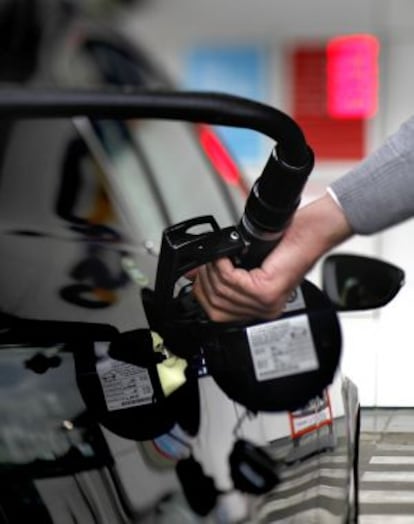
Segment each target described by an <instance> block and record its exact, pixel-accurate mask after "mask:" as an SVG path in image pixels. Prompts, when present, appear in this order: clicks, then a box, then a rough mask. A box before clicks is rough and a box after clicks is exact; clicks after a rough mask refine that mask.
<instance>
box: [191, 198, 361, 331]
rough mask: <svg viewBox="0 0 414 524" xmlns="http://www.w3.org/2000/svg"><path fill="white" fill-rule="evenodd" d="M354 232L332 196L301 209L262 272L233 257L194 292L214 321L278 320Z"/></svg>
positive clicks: (212, 266)
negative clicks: (321, 262) (315, 269)
mask: <svg viewBox="0 0 414 524" xmlns="http://www.w3.org/2000/svg"><path fill="white" fill-rule="evenodd" d="M351 234H352V231H351V229H350V226H349V224H348V222H347V220H346V218H345V216H344V214H343V212H342V210H341V209H340V208H339V207H338V206H337V204H336V203H335V202H334V201H333V200H332V198H331V197H330V196H329V195H328V194H327V195H325V196H324V197H321V198H320V199H318V200H316V201H314V202H312V203H311V204H309V205H307V206H305V207H303V208H302V209H300V210H299V211H298V212H297V213H296V215H295V217H294V219H293V221H292V224H291V225H290V226H289V228H288V229H287V231H286V232H285V234H284V236H283V238H282V240H281V242H280V243H279V244H278V245H277V246H276V247H275V249H274V250H273V251H272V252H271V253H270V254H269V255H268V256H267V257H266V258H265V260H264V261H263V263H262V265H261V266H260V267H258V268H254V269H251V270H249V271H248V270H246V269H243V268H239V267H234V266H233V264H232V262H231V261H230V260H229V259H228V258H223V259H219V260H216V261H214V262H211V263H209V264H206V265H205V266H202V267H200V268H199V269H198V270H197V274H196V276H195V280H194V284H193V293H194V295H195V297H196V298H197V300H198V301H199V302H200V304H201V306H202V307H203V309H204V310H205V312H206V313H207V315H208V316H209V318H210V319H211V320H213V321H215V322H235V321H244V320H248V319H252V318H261V319H266V320H269V319H274V318H276V317H277V316H279V315H280V314H281V313H282V311H283V308H284V306H285V304H286V302H287V300H288V299H289V297H290V296H291V294H292V292H293V290H294V289H295V288H296V287H297V286H298V285H300V283H301V282H302V280H303V278H304V277H305V275H306V273H307V272H308V271H309V270H310V269H311V267H312V266H313V265H314V263H315V262H316V261H317V260H318V259H319V258H320V256H322V255H323V254H324V253H325V252H327V251H328V250H329V249H330V248H332V247H334V246H335V245H337V244H338V243H340V242H342V241H344V240H345V239H346V238H348V237H349V236H350V235H351Z"/></svg>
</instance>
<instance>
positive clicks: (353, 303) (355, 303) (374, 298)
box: [322, 254, 405, 311]
mask: <svg viewBox="0 0 414 524" xmlns="http://www.w3.org/2000/svg"><path fill="white" fill-rule="evenodd" d="M404 276H405V274H404V271H403V270H402V269H400V268H399V267H397V266H395V265H393V264H390V263H388V262H384V261H383V260H379V259H377V258H371V257H365V256H359V255H348V254H333V255H329V256H328V257H326V258H325V259H324V261H323V264H322V289H323V290H324V292H325V293H326V295H327V296H328V297H329V299H330V300H331V302H332V303H333V304H334V306H335V307H336V309H337V310H338V311H356V310H365V309H376V308H379V307H382V306H385V305H386V304H388V302H390V301H391V300H392V299H393V298H394V297H395V296H396V294H397V293H398V292H399V290H400V289H401V287H402V286H403V284H404Z"/></svg>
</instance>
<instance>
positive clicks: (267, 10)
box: [123, 0, 414, 406]
mask: <svg viewBox="0 0 414 524" xmlns="http://www.w3.org/2000/svg"><path fill="white" fill-rule="evenodd" d="M123 24H124V26H125V28H126V30H127V31H128V32H129V33H130V34H131V35H132V36H133V37H134V38H136V39H137V40H138V41H140V42H142V43H144V45H145V46H146V47H147V48H148V49H150V50H153V52H154V53H155V55H156V56H157V57H158V59H159V60H160V62H161V63H162V64H163V65H164V67H165V68H166V69H167V70H168V71H169V72H170V73H171V74H172V75H173V76H174V77H175V78H177V79H178V80H180V79H181V78H182V75H183V67H184V56H185V53H186V52H187V51H188V50H189V49H190V48H191V46H193V45H195V44H200V43H206V44H211V43H230V42H231V43H246V42H248V43H256V44H263V45H265V46H266V47H267V49H269V50H270V55H271V61H270V68H271V75H270V84H271V85H270V94H269V100H267V102H268V103H270V104H273V105H275V106H276V107H278V108H279V109H282V110H283V109H284V110H287V111H288V107H287V106H288V103H287V101H288V99H289V92H288V85H287V84H286V81H285V78H286V71H285V70H284V66H285V63H284V61H283V52H284V50H285V49H286V48H287V46H289V45H290V44H292V43H294V42H297V41H305V40H310V41H312V40H319V41H320V40H323V39H324V38H326V37H329V36H331V35H334V34H340V33H347V32H373V33H375V34H377V36H378V37H379V38H380V39H381V44H382V47H381V92H380V110H379V113H378V115H377V116H376V117H375V118H374V119H373V120H372V121H371V122H370V125H369V130H368V139H369V149H370V150H371V149H373V148H375V147H377V146H378V145H379V144H380V143H381V142H382V140H383V139H384V138H385V137H386V136H387V135H388V134H390V133H391V132H393V131H395V130H396V129H397V128H398V126H399V125H400V124H401V123H402V121H403V120H404V119H405V118H407V117H408V116H409V115H410V114H412V113H414V73H413V66H412V57H413V56H414V31H413V29H414V27H413V26H414V2H413V1H412V0H347V1H346V2H344V1H343V0H312V1H307V2H305V1H304V0H257V1H256V2H252V1H251V0H237V1H234V0H209V2H203V1H202V0H174V1H173V2H172V1H171V0H152V1H150V2H144V4H143V5H142V6H141V7H139V6H137V7H136V9H135V11H134V13H133V14H132V15H131V12H128V16H127V17H124V19H123ZM349 167H350V164H338V163H336V164H321V163H319V162H317V165H316V169H315V171H314V174H313V175H312V179H311V181H310V183H309V186H308V192H307V194H306V196H305V198H306V200H308V199H312V198H314V197H315V196H317V195H318V194H320V193H321V192H322V191H323V190H324V188H325V186H326V185H327V184H328V183H329V182H330V181H331V180H332V179H334V178H335V177H337V176H339V175H340V174H341V173H343V172H344V171H346V170H347V169H348V168H349ZM252 176H254V173H253V175H252ZM412 238H414V221H410V222H407V223H406V224H404V225H401V226H398V227H395V228H393V229H392V230H390V231H388V232H387V233H384V234H381V235H376V236H375V237H371V238H357V239H354V240H352V241H350V242H348V243H347V244H346V245H344V246H343V247H342V250H345V249H346V250H347V251H353V252H359V253H365V254H368V255H376V256H380V257H383V258H384V259H387V260H389V261H391V262H394V263H396V264H399V265H400V266H401V267H402V268H403V269H404V270H405V271H406V273H407V283H406V286H405V288H404V289H403V291H402V292H401V294H400V295H399V296H398V297H397V298H396V299H395V301H394V302H393V303H392V304H391V305H389V306H388V308H386V309H384V310H383V311H380V312H375V313H363V314H362V313H361V314H347V315H343V319H342V320H343V331H344V356H343V366H344V370H345V371H346V372H347V373H348V374H349V375H350V377H351V378H352V379H354V381H355V382H356V383H357V385H358V387H359V389H360V393H361V397H362V403H363V404H364V405H382V406H392V405H394V406H397V405H398V406H404V405H411V406H412V405H413V404H414V388H413V387H411V383H412V371H411V370H412V369H413V368H414V366H413V364H414V348H412V346H413V345H414V342H413V341H412V337H411V336H410V335H411V330H410V328H411V323H412V319H411V311H412V308H413V305H414V247H411V245H412V244H411V239H412ZM311 276H312V278H313V279H317V278H318V274H317V271H314V272H313V273H312V275H311Z"/></svg>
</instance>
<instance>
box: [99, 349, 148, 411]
mask: <svg viewBox="0 0 414 524" xmlns="http://www.w3.org/2000/svg"><path fill="white" fill-rule="evenodd" d="M96 370H97V372H98V376H99V379H100V381H101V385H102V389H103V392H104V396H105V401H106V405H107V408H108V411H116V410H119V409H126V408H132V407H136V406H142V405H144V404H150V403H151V402H152V397H153V394H154V389H153V387H152V384H151V379H150V376H149V373H148V370H147V369H146V368H141V367H138V366H134V365H133V364H127V363H126V362H121V361H119V360H115V359H113V358H110V357H108V356H107V357H105V358H104V359H102V360H100V361H98V363H97V365H96Z"/></svg>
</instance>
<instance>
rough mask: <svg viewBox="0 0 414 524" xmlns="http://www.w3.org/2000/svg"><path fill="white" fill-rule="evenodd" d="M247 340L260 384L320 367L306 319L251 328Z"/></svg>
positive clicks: (299, 316)
mask: <svg viewBox="0 0 414 524" xmlns="http://www.w3.org/2000/svg"><path fill="white" fill-rule="evenodd" d="M247 337H248V340H249V345H250V352H251V355H252V359H253V364H254V370H255V374H256V379H257V380H258V381H264V380H271V379H273V378H279V377H286V376H288V375H294V374H296V373H304V372H306V371H312V370H315V369H318V367H319V364H318V357H317V355H316V350H315V345H314V343H313V338H312V333H311V330H310V325H309V319H308V317H307V315H298V316H294V317H290V318H285V319H280V320H275V321H273V322H267V323H264V324H258V325H256V326H251V327H249V328H248V329H247Z"/></svg>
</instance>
